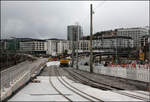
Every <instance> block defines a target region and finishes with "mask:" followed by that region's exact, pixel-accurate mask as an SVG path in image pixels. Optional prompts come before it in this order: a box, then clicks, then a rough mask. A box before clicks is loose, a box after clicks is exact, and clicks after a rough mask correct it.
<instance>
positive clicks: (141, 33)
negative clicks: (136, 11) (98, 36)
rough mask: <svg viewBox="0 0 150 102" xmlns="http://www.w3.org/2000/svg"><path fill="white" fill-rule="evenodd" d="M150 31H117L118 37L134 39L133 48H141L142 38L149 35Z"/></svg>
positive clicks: (135, 29)
mask: <svg viewBox="0 0 150 102" xmlns="http://www.w3.org/2000/svg"><path fill="white" fill-rule="evenodd" d="M148 33H149V31H148V29H146V28H122V29H118V30H117V35H118V36H128V37H131V38H132V39H133V46H134V47H140V41H141V38H142V36H144V35H148Z"/></svg>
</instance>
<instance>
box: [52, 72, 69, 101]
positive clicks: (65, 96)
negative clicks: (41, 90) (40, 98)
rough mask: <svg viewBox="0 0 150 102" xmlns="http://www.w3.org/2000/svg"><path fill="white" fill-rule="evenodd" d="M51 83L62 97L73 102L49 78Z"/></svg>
mask: <svg viewBox="0 0 150 102" xmlns="http://www.w3.org/2000/svg"><path fill="white" fill-rule="evenodd" d="M49 75H50V71H49ZM49 82H50V84H51V85H52V87H53V88H54V89H55V90H56V91H57V92H58V93H59V94H60V95H62V96H63V97H64V98H65V99H66V100H68V101H69V102H71V99H69V98H68V97H67V96H65V94H63V93H62V92H61V91H59V90H58V89H57V88H56V87H55V85H54V84H53V83H52V80H51V78H49Z"/></svg>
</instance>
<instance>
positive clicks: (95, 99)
mask: <svg viewBox="0 0 150 102" xmlns="http://www.w3.org/2000/svg"><path fill="white" fill-rule="evenodd" d="M56 72H57V74H58V75H59V76H60V78H61V80H63V82H64V83H66V84H67V85H69V86H70V87H71V88H72V89H73V90H76V91H75V92H77V93H78V94H79V93H82V94H84V98H86V96H88V97H90V98H92V99H94V101H99V102H104V101H103V100H101V99H99V98H97V97H94V96H91V95H89V94H87V93H85V92H83V91H81V90H79V89H78V88H76V87H74V86H73V85H71V84H70V83H69V82H67V81H66V80H65V79H64V78H63V77H62V75H61V74H60V72H59V70H58V69H57V68H56ZM82 94H80V96H81V95H82ZM82 96H83V95H82ZM86 99H87V98H86ZM88 100H89V101H93V100H91V99H89V98H88Z"/></svg>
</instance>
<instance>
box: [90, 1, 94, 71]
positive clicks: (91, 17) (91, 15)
mask: <svg viewBox="0 0 150 102" xmlns="http://www.w3.org/2000/svg"><path fill="white" fill-rule="evenodd" d="M92 37H93V7H92V4H91V5H90V72H91V73H93V51H92Z"/></svg>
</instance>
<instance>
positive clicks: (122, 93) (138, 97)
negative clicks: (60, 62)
mask: <svg viewBox="0 0 150 102" xmlns="http://www.w3.org/2000/svg"><path fill="white" fill-rule="evenodd" d="M65 70H66V69H65ZM66 71H68V70H66ZM72 71H73V70H72ZM68 72H70V71H68ZM73 72H74V73H76V74H78V75H80V76H81V77H83V78H86V79H88V80H90V81H91V82H94V83H97V84H101V83H99V82H96V81H94V80H92V79H90V78H87V77H86V76H85V75H83V74H80V73H78V72H76V71H73ZM70 73H71V72H70ZM74 73H71V74H70V75H73V74H74ZM78 78H79V77H78ZM106 85H107V84H106ZM110 89H111V90H112V89H113V90H116V89H115V88H110ZM113 92H115V93H118V94H121V95H125V96H128V97H132V98H136V99H140V100H144V101H148V100H150V99H149V98H144V97H141V96H138V95H134V94H131V93H130V94H129V93H127V92H118V91H113Z"/></svg>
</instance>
